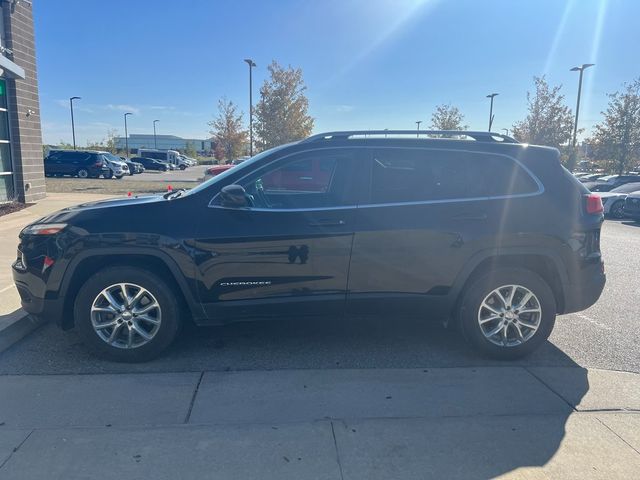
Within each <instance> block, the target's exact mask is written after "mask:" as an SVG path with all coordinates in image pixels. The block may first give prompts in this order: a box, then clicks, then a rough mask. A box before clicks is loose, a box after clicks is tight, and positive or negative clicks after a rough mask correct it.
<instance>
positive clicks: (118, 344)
mask: <svg viewBox="0 0 640 480" xmlns="http://www.w3.org/2000/svg"><path fill="white" fill-rule="evenodd" d="M120 283H126V284H128V285H130V286H129V287H128V288H127V295H128V296H129V297H130V298H131V297H135V296H136V293H137V291H136V288H135V287H142V288H143V289H145V290H146V291H147V293H148V294H149V296H147V294H144V296H143V297H141V299H140V300H138V302H137V305H133V309H131V310H130V312H133V311H134V310H135V309H138V310H139V309H141V308H145V307H147V306H149V305H151V304H152V300H154V301H155V302H157V304H158V307H153V308H152V309H151V310H150V311H149V312H147V313H146V314H145V315H140V316H138V317H137V318H138V320H137V321H136V316H132V314H131V313H129V316H128V317H124V313H123V314H122V316H120V313H118V317H119V320H120V322H119V325H120V327H119V330H118V332H116V337H115V340H114V342H112V343H108V339H103V338H102V337H101V336H100V334H99V333H98V331H97V330H96V329H94V326H93V322H94V320H95V321H96V323H98V324H103V323H109V322H113V321H115V322H118V317H114V314H112V313H111V312H107V313H100V312H96V313H92V307H93V306H94V305H95V306H96V307H100V308H102V307H107V308H108V307H109V303H108V302H107V300H106V297H104V296H102V295H101V292H103V290H106V289H107V288H109V287H112V288H118V287H117V284H120ZM114 285H115V286H116V287H113V286H114ZM118 291H119V290H118ZM118 291H114V292H115V293H112V295H111V297H112V299H114V300H115V301H118V300H121V299H122V297H121V295H120V294H119V293H118ZM138 292H139V290H138ZM103 310H104V308H103ZM94 315H95V317H94V318H92V316H94ZM102 315H106V316H102ZM143 316H144V317H147V316H151V317H153V318H152V319H153V320H155V321H156V322H157V321H158V320H159V323H153V324H152V323H148V322H147V321H146V320H142V317H143ZM74 319H75V327H76V329H77V331H78V333H79V335H80V337H81V338H82V340H83V341H84V343H85V345H86V346H87V347H88V348H89V350H90V351H91V352H92V353H94V354H95V355H97V356H99V357H101V358H104V359H107V360H112V361H116V362H131V363H134V362H146V361H149V360H152V359H154V358H156V357H158V356H159V355H160V354H161V353H162V352H163V351H164V350H165V349H166V348H167V347H168V346H169V345H171V343H172V342H173V341H174V339H175V338H176V336H177V335H178V332H179V331H180V326H181V318H180V308H179V303H178V300H177V298H176V296H175V294H174V293H173V292H172V290H171V288H169V286H168V285H167V284H166V283H165V282H164V281H163V280H162V279H161V278H160V277H158V276H157V275H155V274H154V273H151V272H149V271H147V270H144V269H141V268H135V267H128V266H118V267H107V268H105V269H103V270H99V271H98V272H97V273H95V274H94V275H93V276H91V277H90V278H89V279H88V280H87V281H86V282H85V283H84V285H83V286H82V288H81V289H80V291H79V292H78V295H77V296H76V299H75V304H74ZM130 322H134V323H135V326H136V327H137V328H143V329H144V330H145V333H147V335H148V336H150V337H151V338H150V339H149V340H145V339H144V338H143V337H142V336H141V335H138V334H136V333H133V335H132V338H133V341H131V340H129V334H128V332H129V330H134V331H135V328H136V327H133V326H132V328H129V326H128V325H127V324H129V325H131V323H130ZM113 329H114V327H109V328H104V329H101V330H100V332H102V335H103V336H105V337H106V336H111V334H113ZM129 341H131V342H132V344H131V345H132V346H131V347H128V346H127V345H126V343H128V342H129ZM136 344H138V345H136Z"/></svg>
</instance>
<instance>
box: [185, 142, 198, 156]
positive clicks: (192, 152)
mask: <svg viewBox="0 0 640 480" xmlns="http://www.w3.org/2000/svg"><path fill="white" fill-rule="evenodd" d="M184 154H185V155H186V156H187V157H191V158H196V157H197V156H198V151H197V150H196V147H195V146H194V145H193V142H187V144H186V145H185V149H184Z"/></svg>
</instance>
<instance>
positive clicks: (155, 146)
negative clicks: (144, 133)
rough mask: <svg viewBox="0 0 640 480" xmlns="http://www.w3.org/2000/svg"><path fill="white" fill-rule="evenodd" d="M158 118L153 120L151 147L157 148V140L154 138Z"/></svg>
mask: <svg viewBox="0 0 640 480" xmlns="http://www.w3.org/2000/svg"><path fill="white" fill-rule="evenodd" d="M159 121H160V120H154V121H153V148H155V149H156V150H157V149H158V141H157V140H156V123H157V122H159Z"/></svg>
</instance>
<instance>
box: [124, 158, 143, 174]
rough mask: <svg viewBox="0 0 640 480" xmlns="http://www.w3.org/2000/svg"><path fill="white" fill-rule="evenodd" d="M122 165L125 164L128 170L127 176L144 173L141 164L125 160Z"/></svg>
mask: <svg viewBox="0 0 640 480" xmlns="http://www.w3.org/2000/svg"><path fill="white" fill-rule="evenodd" d="M124 163H126V164H127V167H128V168H129V175H134V174H138V173H142V172H144V166H143V165H142V164H141V163H138V162H132V161H131V160H126V161H125V162H124Z"/></svg>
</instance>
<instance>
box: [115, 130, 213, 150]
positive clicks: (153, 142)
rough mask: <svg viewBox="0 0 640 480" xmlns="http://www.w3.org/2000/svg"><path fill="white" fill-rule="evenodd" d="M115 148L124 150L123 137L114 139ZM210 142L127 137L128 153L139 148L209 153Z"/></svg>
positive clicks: (133, 135) (147, 136) (125, 145)
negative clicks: (190, 150) (189, 150)
mask: <svg viewBox="0 0 640 480" xmlns="http://www.w3.org/2000/svg"><path fill="white" fill-rule="evenodd" d="M115 142H116V148H117V149H118V150H125V148H126V147H127V142H126V141H125V138H124V137H116V138H115ZM212 143H213V142H212V140H211V139H209V140H201V139H197V138H182V137H177V136H176V135H153V134H142V133H132V134H131V135H129V138H128V144H129V150H130V151H133V152H135V151H137V150H138V149H139V148H156V149H158V150H179V151H181V152H184V151H185V150H188V149H193V150H195V151H197V152H211V151H212V150H213V146H212Z"/></svg>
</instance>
